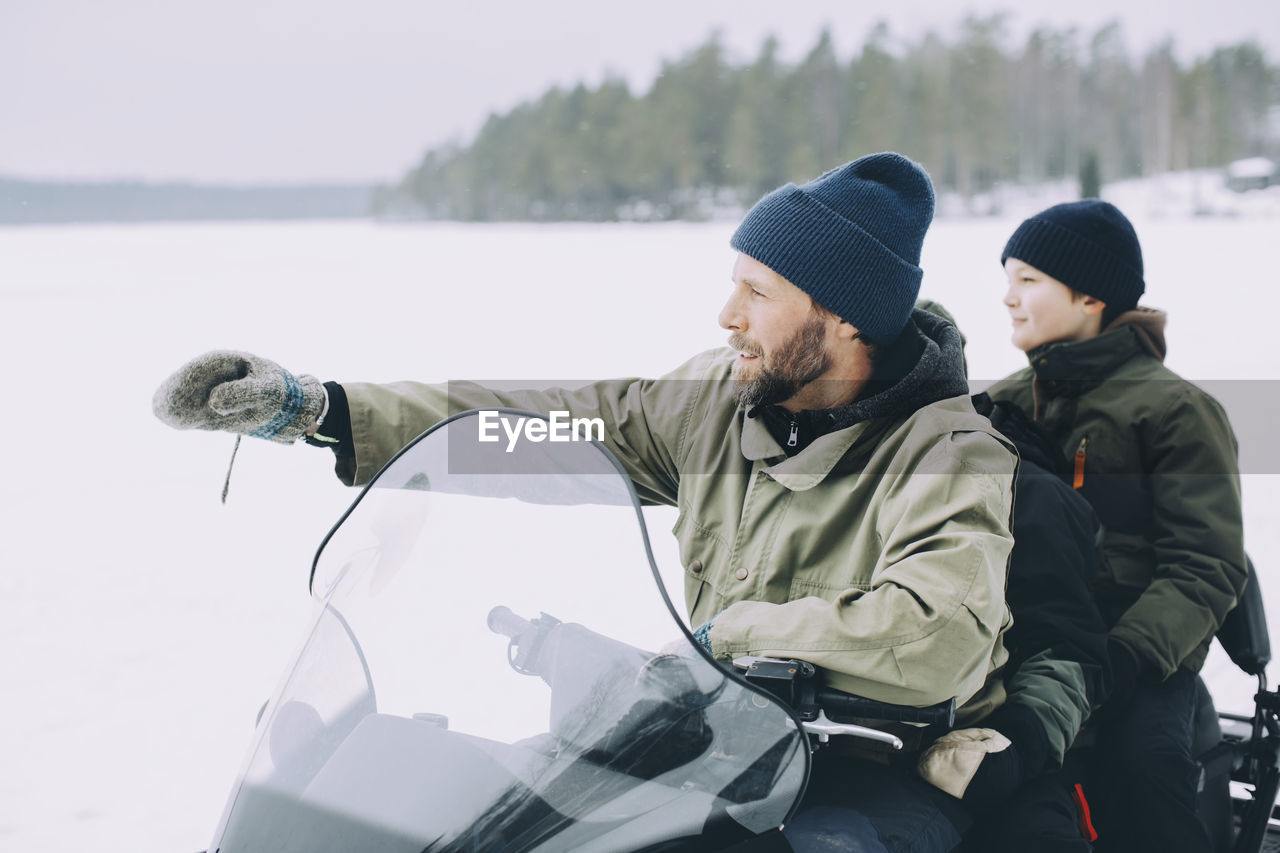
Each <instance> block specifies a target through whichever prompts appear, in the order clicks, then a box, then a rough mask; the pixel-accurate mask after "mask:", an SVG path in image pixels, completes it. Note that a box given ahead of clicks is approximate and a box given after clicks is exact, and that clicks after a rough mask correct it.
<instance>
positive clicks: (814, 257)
mask: <svg viewBox="0 0 1280 853" xmlns="http://www.w3.org/2000/svg"><path fill="white" fill-rule="evenodd" d="M932 220H933V185H932V183H930V181H929V176H928V174H926V173H925V171H924V169H922V168H920V166H918V165H917V164H915V163H913V162H911V161H910V160H908V159H907V158H905V157H903V156H902V155H900V154H893V153H883V154H871V155H869V156H867V157H862V158H860V159H857V160H854V161H853V162H851V163H846V164H845V165H843V166H840V167H839V168H836V169H832V170H831V171H830V172H827V173H826V174H825V175H823V176H822V177H820V178H815V179H814V180H812V181H810V182H809V183H807V184H804V185H803V186H799V187H798V186H796V185H795V184H787V185H786V186H784V187H779V188H778V189H776V190H774V191H773V192H771V193H769V194H768V195H766V196H765V197H764V198H762V199H760V200H759V201H758V202H756V204H755V206H754V207H752V208H751V210H749V211H747V215H746V217H745V218H744V219H743V220H742V224H741V225H739V226H738V230H737V231H735V232H734V234H733V237H732V238H730V240H729V244H730V245H731V246H733V248H735V249H737V250H738V251H739V252H742V253H743V254H744V255H749V256H750V257H752V258H754V259H755V260H757V261H759V262H760V263H762V264H764V265H765V266H767V267H769V269H771V270H773V271H774V272H776V273H777V274H778V275H780V276H782V277H783V278H785V279H786V280H787V281H789V282H791V283H792V284H794V285H795V286H796V287H798V288H800V289H801V290H803V291H804V292H805V293H808V294H809V295H810V296H812V297H813V299H814V301H815V302H817V303H818V304H819V305H821V306H822V307H823V308H826V309H827V310H828V311H830V312H831V313H833V314H835V315H836V316H838V317H840V318H841V319H842V320H846V321H848V322H849V323H850V324H851V325H853V326H854V327H856V328H857V329H858V331H860V332H861V333H862V334H863V335H864V336H866V338H867V339H868V340H870V341H872V342H876V343H888V342H890V341H892V340H893V339H894V338H896V337H897V336H898V333H899V332H901V331H902V327H903V326H904V325H906V322H907V317H909V316H910V315H911V308H912V306H913V305H915V301H916V296H917V294H919V292H920V279H921V277H922V276H923V272H922V271H921V269H920V266H919V264H920V246H921V244H922V243H923V242H924V233H925V231H926V230H928V228H929V223H930V222H931V221H932Z"/></svg>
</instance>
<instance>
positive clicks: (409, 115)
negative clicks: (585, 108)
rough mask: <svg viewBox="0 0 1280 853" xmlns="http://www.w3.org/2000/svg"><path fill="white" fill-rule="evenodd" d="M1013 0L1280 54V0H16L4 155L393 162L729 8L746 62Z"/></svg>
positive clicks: (8, 8) (407, 160) (947, 19)
mask: <svg viewBox="0 0 1280 853" xmlns="http://www.w3.org/2000/svg"><path fill="white" fill-rule="evenodd" d="M1013 8H1016V9H1017V10H1018V11H1017V12H1016V13H1011V15H1010V18H1009V35H1010V43H1011V44H1010V46H1011V48H1016V47H1018V46H1020V45H1021V43H1022V41H1023V39H1024V38H1025V36H1026V33H1027V32H1028V31H1029V30H1030V29H1031V28H1032V27H1033V26H1035V25H1038V24H1046V23H1047V24H1052V25H1054V26H1058V27H1062V26H1068V25H1076V26H1078V27H1080V28H1081V29H1082V30H1084V31H1085V32H1086V33H1092V32H1093V31H1094V30H1096V28H1097V27H1099V26H1100V25H1102V24H1103V23H1105V22H1106V21H1109V20H1112V19H1118V20H1119V21H1120V22H1121V24H1122V25H1123V27H1124V31H1125V33H1126V36H1127V41H1128V43H1129V46H1130V49H1131V50H1133V51H1135V52H1136V51H1141V50H1144V49H1146V48H1147V47H1149V46H1150V45H1151V44H1153V43H1155V42H1157V41H1160V40H1162V39H1163V38H1165V37H1172V38H1173V39H1174V42H1175V45H1176V46H1177V48H1178V52H1179V54H1180V55H1181V56H1182V57H1184V58H1188V57H1194V56H1200V55H1204V54H1205V53H1207V52H1208V51H1209V50H1211V49H1212V48H1213V47H1215V46H1218V45H1222V44H1233V43H1237V42H1240V41H1243V40H1245V39H1248V38H1254V39H1256V40H1257V41H1258V42H1259V43H1260V44H1261V45H1262V46H1263V48H1264V49H1265V50H1266V52H1267V55H1268V57H1269V59H1270V61H1271V62H1273V63H1276V62H1280V11H1277V10H1278V9H1280V3H1276V2H1275V1H1274V0H1162V2H1160V3H1158V4H1157V3H1150V4H1145V3H1144V4H1138V3H1129V4H1120V3H1117V2H1116V0H1072V2H1070V3H1068V2H1063V0H1054V2H1048V0H1004V2H1000V0H975V2H972V3H969V4H967V5H965V4H958V3H952V2H946V0H892V2H880V3H869V2H865V0H863V2H859V0H842V2H837V0H812V2H803V0H798V2H794V3H783V2H779V0H679V2H674V1H673V0H648V2H644V3H618V2H611V0H539V2H527V0H526V2H514V0H513V2H489V3H484V2H470V3H467V2H464V0H451V2H447V3H444V2H432V1H431V0H362V2H359V3H357V2H355V1H354V0H348V2H341V3H339V2H332V0H216V2H215V0H0V176H16V177H39V178H93V179H107V178H142V179H148V180H197V181H205V182H215V181H226V182H237V183H249V182H299V181H311V180H325V181H373V180H377V181H389V180H393V179H395V178H396V177H398V176H399V175H401V174H402V173H403V172H404V171H405V170H406V169H408V168H410V167H411V166H412V165H413V164H415V163H416V162H417V160H418V159H419V158H420V157H421V155H422V154H423V153H424V152H425V151H426V150H427V149H428V148H431V147H432V146H434V145H437V144H440V143H441V142H444V141H447V140H449V139H451V138H454V139H466V138H468V137H469V136H470V135H471V134H473V133H474V132H475V131H476V129H477V128H478V127H479V125H480V123H481V122H482V121H483V120H484V118H485V116H487V115H488V114H489V113H490V112H492V111H502V110H505V109H508V108H510V107H511V106H514V105H515V104H517V103H519V102H520V101H523V100H526V99H528V98H531V97H536V96H537V95H539V94H541V93H542V92H543V91H545V90H546V88H547V87H548V86H550V85H552V84H554V83H562V84H564V83H575V82H578V81H585V82H588V83H595V82H598V81H599V80H600V78H601V77H602V75H603V74H604V73H605V72H606V71H611V72H614V73H617V74H621V75H623V76H625V77H626V78H627V79H628V80H629V81H630V82H631V83H632V85H633V89H634V90H635V91H636V92H637V93H639V92H643V91H644V90H645V89H647V87H648V85H649V83H650V82H651V81H652V79H653V77H654V75H655V74H656V73H657V71H658V69H659V68H660V66H661V63H662V61H663V60H671V59H677V58H679V57H681V56H682V55H684V54H685V53H686V52H688V51H689V50H690V49H691V48H693V47H695V46H697V45H698V44H701V43H702V42H703V41H704V40H705V39H706V38H707V36H708V35H709V34H710V33H711V31H712V30H714V29H719V30H720V31H721V33H722V36H723V40H724V43H725V44H726V46H727V47H728V48H729V49H730V50H731V51H732V53H733V55H734V56H735V57H736V58H737V59H739V60H742V61H746V60H749V59H750V58H752V57H753V56H755V54H756V53H757V51H758V49H759V46H760V44H761V42H762V41H763V39H764V37H765V35H766V34H767V33H773V34H776V35H777V36H778V37H779V39H780V40H781V43H782V48H783V54H784V56H786V57H787V58H798V57H799V56H800V55H802V54H803V53H804V52H805V51H806V50H807V49H808V48H810V47H812V45H813V43H814V41H815V40H816V38H817V33H818V32H819V30H820V29H821V28H822V26H823V25H829V26H830V28H831V31H832V34H833V36H834V37H835V40H836V44H837V47H838V50H839V53H840V57H841V59H842V60H844V59H847V58H849V57H850V56H851V55H852V54H853V53H854V51H855V50H856V48H857V47H858V46H859V45H861V43H862V41H863V39H864V37H865V35H866V33H867V31H868V30H869V29H870V27H871V26H872V25H873V24H874V22H875V21H877V20H881V19H882V20H885V21H886V22H887V23H888V24H889V25H890V28H891V31H892V33H893V34H894V35H896V36H898V37H899V38H901V39H904V40H915V39H916V38H918V37H919V35H920V34H922V33H923V32H924V31H925V30H926V29H933V30H936V31H938V32H939V33H941V34H943V35H950V34H952V33H953V32H954V31H955V29H956V25H957V24H958V22H959V21H960V20H961V19H962V18H963V16H964V14H965V13H966V11H971V12H976V13H979V14H986V13H990V12H993V11H995V10H998V9H1013Z"/></svg>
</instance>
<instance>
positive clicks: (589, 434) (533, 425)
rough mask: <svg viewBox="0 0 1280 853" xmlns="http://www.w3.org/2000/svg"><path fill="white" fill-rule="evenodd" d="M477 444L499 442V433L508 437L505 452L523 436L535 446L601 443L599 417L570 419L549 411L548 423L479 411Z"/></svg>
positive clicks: (563, 413) (559, 413)
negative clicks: (588, 442) (552, 442)
mask: <svg viewBox="0 0 1280 853" xmlns="http://www.w3.org/2000/svg"><path fill="white" fill-rule="evenodd" d="M479 430H480V436H479V438H480V441H484V442H495V441H501V440H502V435H501V433H506V436H507V451H506V452H507V453H510V452H511V451H513V450H515V449H516V442H517V441H519V440H520V438H521V437H522V436H523V437H524V438H525V439H526V440H528V441H532V442H534V443H537V442H540V441H604V420H603V419H602V418H570V417H569V413H568V412H551V413H550V414H549V415H548V416H547V420H545V421H544V420H542V419H541V418H518V417H512V416H511V415H508V416H507V417H505V418H504V417H502V414H501V413H500V412H481V413H480V420H479Z"/></svg>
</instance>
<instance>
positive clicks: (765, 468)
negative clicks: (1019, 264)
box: [339, 349, 1017, 718]
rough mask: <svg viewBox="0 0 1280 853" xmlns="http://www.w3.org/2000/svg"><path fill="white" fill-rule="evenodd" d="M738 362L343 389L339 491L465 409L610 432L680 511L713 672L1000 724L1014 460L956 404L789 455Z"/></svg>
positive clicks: (650, 492) (729, 357)
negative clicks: (740, 394)
mask: <svg viewBox="0 0 1280 853" xmlns="http://www.w3.org/2000/svg"><path fill="white" fill-rule="evenodd" d="M734 358H735V354H734V353H733V351H731V350H728V349H721V350H716V351H712V352H709V353H704V354H702V355H700V356H697V357H695V358H693V359H692V360H690V361H689V362H687V363H686V364H685V365H683V366H682V367H681V368H679V369H678V370H676V371H675V372H673V373H672V374H670V375H668V376H666V377H664V378H662V379H657V380H639V379H628V380H616V381H606V382H600V383H596V384H593V385H590V386H587V387H585V388H581V389H576V390H546V391H515V392H495V391H493V390H489V389H486V388H482V387H480V386H478V385H475V384H472V383H457V382H451V383H448V384H447V385H435V386H432V385H423V384H418V383H408V382H406V383H396V384H391V385H368V384H359V383H350V384H348V383H343V388H344V389H345V390H346V394H347V399H348V403H349V405H350V408H351V430H352V435H353V438H354V443H355V451H356V455H355V464H354V467H353V468H352V467H351V466H348V467H347V469H346V470H342V469H341V466H340V470H339V476H341V477H343V479H344V480H346V481H347V482H349V483H363V482H367V481H368V480H369V478H370V477H371V476H372V475H373V474H374V473H375V472H376V471H377V470H378V468H379V467H380V466H382V465H383V464H384V463H385V462H386V461H387V460H388V459H390V458H391V457H392V456H393V455H394V454H395V453H396V452H397V451H399V450H400V449H401V448H402V447H403V446H404V445H406V444H407V443H408V442H409V441H410V440H412V439H413V438H414V437H415V436H417V435H418V434H419V433H420V432H422V431H423V430H424V429H426V428H427V427H429V426H431V425H432V424H433V423H435V422H436V421H438V420H440V419H442V418H445V417H447V416H449V415H450V414H453V413H456V412H460V411H464V410H467V409H472V408H480V409H485V408H494V407H498V406H507V407H513V408H518V409H527V410H532V411H536V412H541V413H544V414H545V413H549V412H551V411H568V412H570V413H571V415H572V416H573V417H589V418H595V417H598V418H601V419H603V421H604V425H605V426H604V435H605V440H604V444H605V445H606V446H607V447H608V448H609V450H610V451H611V452H612V453H613V454H614V455H615V456H617V458H618V459H619V461H620V462H621V463H622V465H623V467H624V468H625V469H626V470H627V473H628V474H630V475H631V477H632V479H633V480H634V482H635V485H636V490H637V492H638V493H639V495H640V497H641V498H642V499H643V500H645V501H648V502H653V503H662V504H670V505H674V506H676V507H677V508H678V510H679V515H678V518H677V521H676V524H675V528H674V532H675V535H676V537H677V538H678V540H679V545H680V554H681V559H682V561H683V564H684V567H685V595H686V604H687V607H688V611H689V614H690V621H691V624H693V625H695V626H697V625H700V624H703V623H706V622H708V621H711V620H712V619H714V625H713V628H712V631H711V643H712V648H713V650H714V654H715V655H716V656H717V657H719V658H730V657H736V656H739V655H745V654H759V655H778V656H783V657H795V658H800V659H803V660H807V661H810V662H812V663H814V664H815V665H817V666H819V667H822V668H824V669H826V670H827V672H828V675H829V678H830V680H831V682H832V683H833V685H834V686H836V687H839V688H841V689H844V690H848V691H851V692H854V693H858V694H861V695H863V696H867V697H870V698H873V699H878V700H882V701H888V702H896V703H902V704H910V705H927V704H932V703H935V702H939V701H943V700H946V699H948V698H951V697H953V696H954V697H957V698H958V700H959V701H960V702H961V703H965V702H968V703H969V705H968V709H967V710H968V712H969V713H968V714H966V715H965V717H966V718H973V717H976V716H980V715H981V714H982V713H985V712H986V711H989V710H990V709H991V707H992V706H993V705H994V704H996V703H998V702H999V701H1001V700H1002V698H1003V690H1002V688H1001V687H1000V683H999V682H1000V679H999V678H998V677H995V678H991V679H989V678H988V676H990V675H991V674H992V673H993V672H994V671H996V670H997V669H998V667H1000V666H1001V665H1002V664H1003V663H1004V660H1005V657H1006V655H1005V652H1004V649H1003V647H1002V646H1001V643H1000V637H1001V634H1002V632H1003V630H1004V629H1005V628H1006V627H1007V625H1008V623H1009V613H1008V609H1007V608H1006V607H1005V602H1004V586H1005V573H1006V565H1007V561H1008V556H1009V550H1010V548H1011V545H1012V540H1011V538H1010V534H1009V523H1010V513H1011V507H1012V483H1013V476H1014V473H1015V467H1016V464H1017V459H1016V456H1015V455H1014V453H1013V451H1012V447H1011V445H1009V444H1008V443H1007V442H1006V441H1005V440H1004V439H1003V438H1002V437H1001V436H1000V435H999V433H997V432H996V431H995V430H994V429H993V428H992V427H991V424H990V422H988V421H987V420H986V419H985V418H982V417H981V416H979V415H977V414H976V413H975V412H974V410H973V407H972V405H971V403H970V401H969V398H968V397H967V396H962V397H954V398H949V399H944V400H941V401H939V402H936V403H933V404H930V405H926V406H924V407H922V408H920V409H918V410H917V411H915V412H914V413H912V414H910V415H909V416H902V417H898V418H873V419H870V420H867V421H863V422H861V423H857V424H855V425H854V426H851V427H848V428H846V429H842V430H837V431H835V432H831V433H828V434H827V435H824V436H821V437H819V438H817V439H816V440H815V441H814V442H813V443H812V444H811V445H810V446H809V447H806V448H805V449H804V450H803V451H802V452H800V453H798V454H797V455H795V456H793V457H791V458H788V457H787V456H786V454H785V453H784V452H783V449H782V447H781V446H779V444H778V443H777V441H775V440H774V438H773V437H772V436H771V435H770V433H769V432H768V430H767V429H766V428H765V427H764V425H763V424H762V423H761V422H760V421H759V420H758V419H755V418H749V417H747V416H746V414H745V413H744V410H743V409H742V408H741V407H740V406H739V405H738V404H737V402H736V400H735V398H734V396H733V388H732V381H731V379H730V367H731V365H732V362H733V359H734ZM602 570H605V569H603V568H602ZM988 681H990V684H988ZM984 688H985V689H984Z"/></svg>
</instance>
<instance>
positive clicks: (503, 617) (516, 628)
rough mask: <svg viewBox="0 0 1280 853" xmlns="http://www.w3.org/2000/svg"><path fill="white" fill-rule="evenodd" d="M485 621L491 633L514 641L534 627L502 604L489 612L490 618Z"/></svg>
mask: <svg viewBox="0 0 1280 853" xmlns="http://www.w3.org/2000/svg"><path fill="white" fill-rule="evenodd" d="M485 621H486V622H487V624H488V625H489V630H490V631H492V632H493V633H495V634H502V635H504V636H507V637H510V638H511V639H513V640H514V639H515V638H516V637H519V636H520V635H521V634H523V633H525V632H526V631H528V630H529V629H530V628H532V627H533V623H532V622H530V621H529V620H528V619H525V618H524V617H522V616H517V615H516V614H515V612H514V611H512V609H511V608H510V607H505V606H503V605H501V604H499V605H498V606H497V607H495V608H493V609H492V610H490V611H489V617H488V619H486V620H485Z"/></svg>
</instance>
